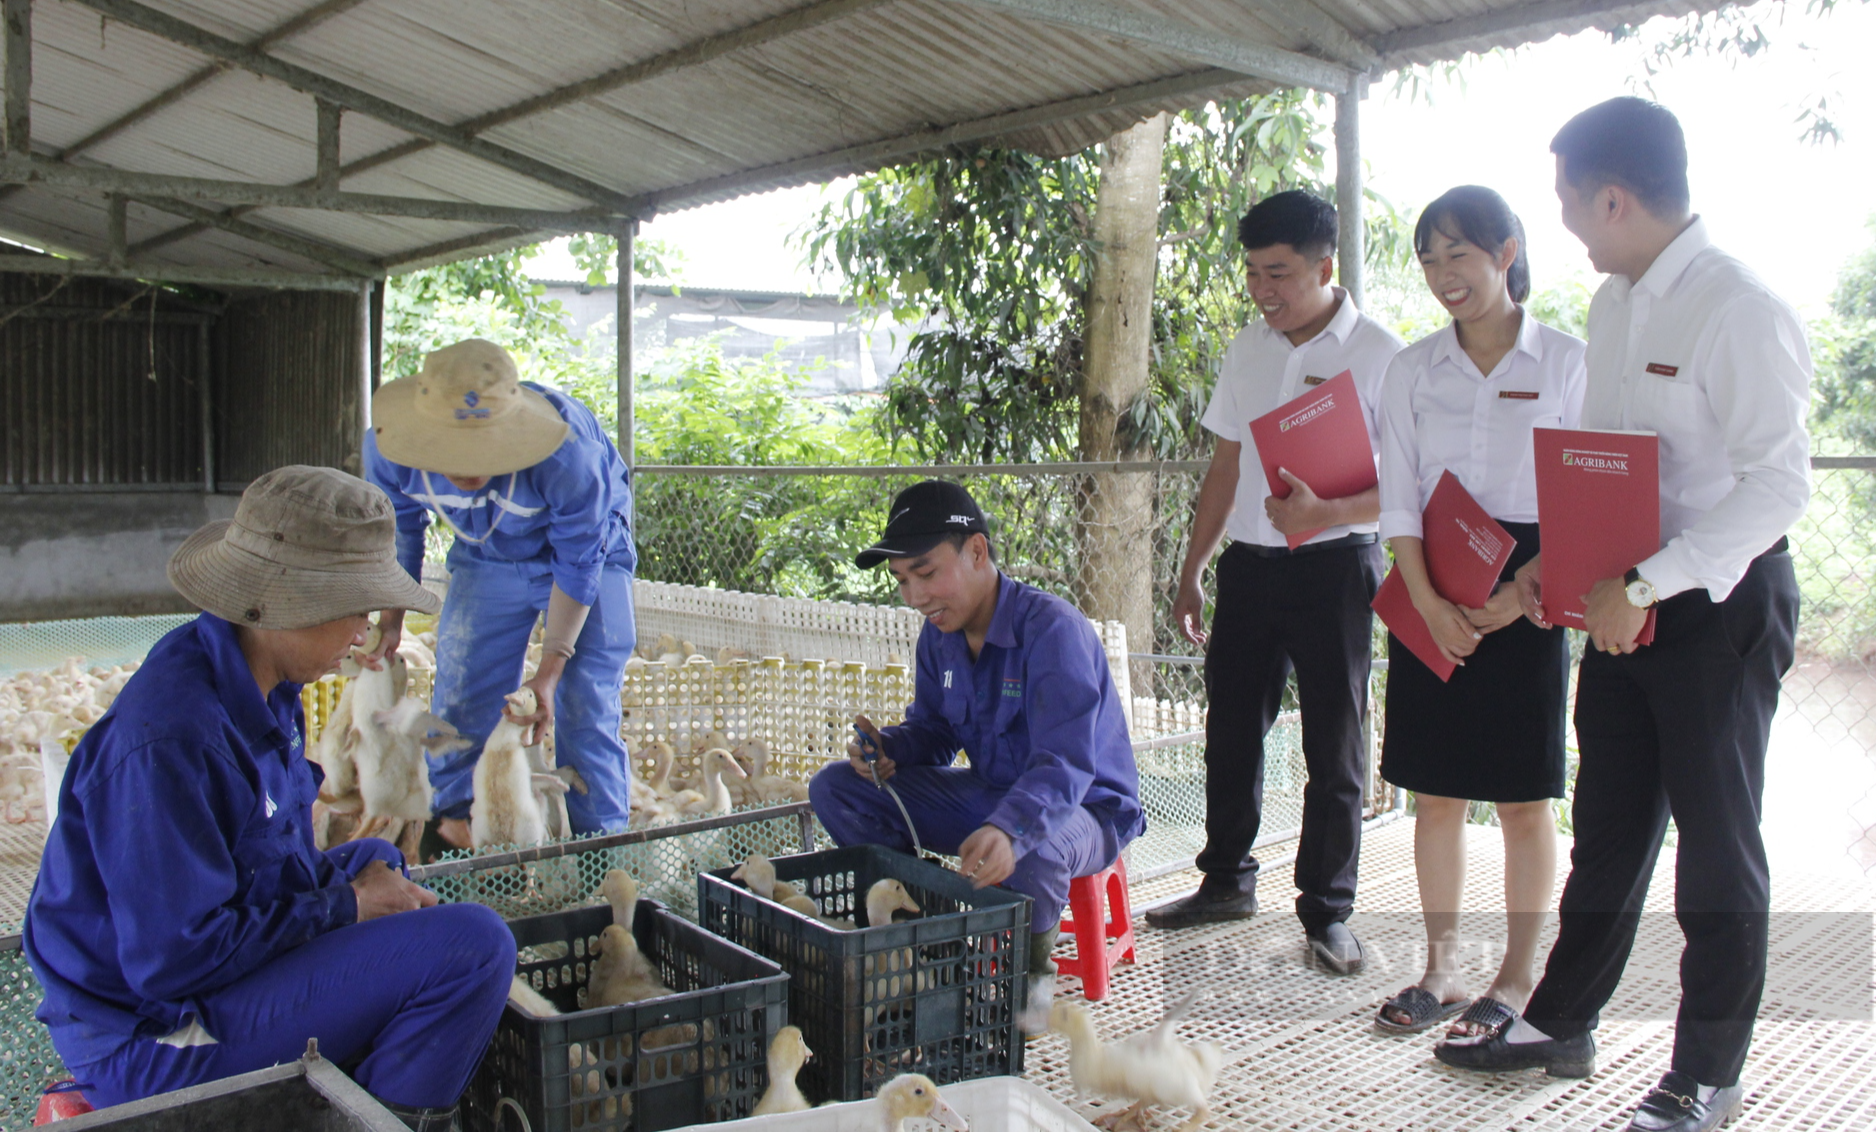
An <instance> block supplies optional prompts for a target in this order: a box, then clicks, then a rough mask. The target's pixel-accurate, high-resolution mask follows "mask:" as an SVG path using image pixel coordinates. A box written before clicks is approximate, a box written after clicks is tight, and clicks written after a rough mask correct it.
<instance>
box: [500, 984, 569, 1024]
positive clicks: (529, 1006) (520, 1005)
mask: <svg viewBox="0 0 1876 1132" xmlns="http://www.w3.org/2000/svg"><path fill="white" fill-rule="evenodd" d="M508 1002H509V1004H510V1005H512V1006H513V1007H514V1008H515V1009H516V1010H519V1011H521V1012H522V1013H523V1014H532V1015H533V1016H534V1017H536V1018H552V1017H553V1016H554V1015H556V1014H559V1013H560V1010H559V1008H558V1007H556V1006H555V1005H554V1004H553V1003H551V1002H549V1001H547V999H546V998H544V997H543V996H542V995H541V992H540V991H537V990H535V989H534V988H533V987H531V986H529V985H528V983H527V980H525V979H523V978H522V977H521V976H520V975H516V976H515V981H514V983H513V985H511V986H510V987H509V988H508Z"/></svg>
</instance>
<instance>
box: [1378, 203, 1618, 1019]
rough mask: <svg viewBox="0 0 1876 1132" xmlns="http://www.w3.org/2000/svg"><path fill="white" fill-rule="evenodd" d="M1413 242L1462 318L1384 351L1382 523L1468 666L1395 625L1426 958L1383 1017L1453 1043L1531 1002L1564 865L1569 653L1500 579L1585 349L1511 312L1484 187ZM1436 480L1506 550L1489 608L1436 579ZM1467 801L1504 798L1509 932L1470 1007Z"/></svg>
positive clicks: (1398, 770) (1511, 252)
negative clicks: (1468, 604) (1427, 657)
mask: <svg viewBox="0 0 1876 1132" xmlns="http://www.w3.org/2000/svg"><path fill="white" fill-rule="evenodd" d="M1414 249H1415V251H1416V252H1418V253H1419V256H1420V264H1421V267H1422V269H1423V270H1424V271H1425V273H1426V280H1427V286H1428V288H1430V289H1431V290H1432V292H1433V295H1434V297H1435V298H1437V299H1439V301H1440V303H1441V305H1442V306H1444V307H1445V308H1446V309H1447V311H1449V312H1450V313H1451V314H1452V318H1453V321H1452V322H1451V323H1450V324H1449V325H1447V326H1446V327H1445V328H1443V329H1441V330H1439V331H1437V332H1435V333H1433V334H1430V335H1428V336H1427V337H1425V338H1422V339H1421V340H1420V341H1418V342H1415V343H1414V344H1413V345H1411V346H1408V347H1407V348H1406V349H1404V350H1402V351H1401V352H1400V353H1399V354H1397V355H1395V358H1394V362H1393V364H1392V365H1391V366H1390V367H1389V369H1388V372H1387V377H1386V378H1385V379H1384V380H1383V382H1382V398H1381V400H1382V411H1381V430H1380V431H1381V532H1380V533H1381V537H1382V538H1383V539H1386V540H1388V543H1389V546H1390V547H1391V548H1392V550H1393V552H1394V561H1395V564H1396V565H1397V567H1398V568H1399V570H1400V573H1401V576H1402V578H1403V580H1404V581H1405V582H1406V583H1407V587H1408V591H1409V593H1410V594H1411V595H1412V596H1413V602H1414V607H1415V608H1416V609H1417V610H1419V612H1420V615H1421V616H1422V617H1424V618H1425V619H1426V623H1427V628H1428V629H1429V630H1431V632H1432V636H1433V640H1434V642H1435V643H1436V644H1437V645H1438V646H1439V649H1440V652H1441V653H1442V655H1444V656H1445V657H1446V659H1448V660H1451V661H1454V662H1455V663H1457V664H1459V665H1460V667H1459V668H1457V669H1456V670H1455V671H1454V672H1453V675H1452V679H1451V680H1450V681H1448V682H1445V683H1442V682H1441V681H1440V679H1439V677H1438V676H1436V675H1434V673H1433V672H1432V670H1431V669H1429V668H1428V667H1427V666H1426V665H1425V664H1423V663H1421V661H1420V660H1419V659H1418V658H1417V657H1415V656H1414V655H1413V653H1412V652H1411V651H1409V650H1408V649H1407V648H1406V647H1405V646H1404V645H1402V644H1401V643H1400V642H1399V641H1398V640H1397V639H1395V638H1394V637H1392V635H1390V637H1389V640H1388V679H1387V731H1386V734H1385V738H1384V739H1383V742H1382V755H1381V773H1382V776H1383V777H1384V778H1386V779H1387V781H1388V782H1390V783H1392V784H1394V785H1395V786H1397V787H1400V788H1402V789H1406V790H1411V791H1413V792H1414V795H1415V801H1416V819H1417V820H1416V821H1415V823H1414V864H1415V870H1416V872H1417V874H1418V877H1419V881H1420V907H1421V912H1422V915H1423V916H1424V917H1425V919H1426V931H1427V967H1426V974H1425V976H1424V977H1423V978H1422V979H1421V980H1420V981H1419V982H1418V983H1417V984H1415V985H1414V986H1411V987H1408V988H1407V989H1406V990H1403V991H1402V992H1401V993H1400V994H1398V995H1395V996H1394V997H1393V998H1392V999H1389V1000H1388V1001H1387V1002H1386V1003H1385V1004H1383V1006H1382V1007H1381V1011H1380V1013H1379V1015H1377V1017H1376V1019H1375V1025H1376V1026H1377V1027H1378V1028H1379V1029H1381V1030H1384V1031H1388V1032H1391V1033H1414V1032H1418V1031H1420V1030H1424V1029H1427V1028H1428V1027H1431V1026H1433V1025H1435V1024H1437V1023H1439V1022H1441V1021H1444V1020H1445V1019H1448V1018H1451V1017H1452V1016H1453V1015H1455V1014H1458V1015H1459V1017H1458V1019H1457V1020H1456V1021H1455V1022H1454V1024H1453V1027H1452V1030H1451V1031H1450V1032H1449V1035H1448V1036H1449V1037H1472V1036H1477V1035H1481V1034H1488V1033H1496V1032H1497V1031H1498V1030H1500V1029H1502V1028H1503V1027H1504V1026H1506V1025H1508V1024H1509V1023H1510V1022H1511V1020H1512V1019H1514V1018H1515V1017H1516V1016H1517V1012H1518V1011H1520V1010H1522V1009H1523V1008H1524V1004H1525V1000H1526V999H1527V998H1529V996H1530V993H1531V988H1532V986H1533V985H1534V983H1535V978H1534V973H1533V966H1534V963H1535V959H1536V952H1537V940H1538V935H1539V933H1540V932H1541V931H1542V929H1543V924H1544V918H1545V915H1546V913H1547V912H1548V910H1549V908H1550V903H1551V892H1552V887H1553V884H1554V882H1555V876H1556V869H1557V830H1556V824H1555V819H1554V817H1553V816H1552V813H1551V802H1550V800H1551V799H1552V798H1560V797H1562V796H1563V780H1564V761H1563V740H1564V701H1565V698H1566V691H1567V681H1568V671H1569V650H1568V645H1567V644H1566V642H1565V639H1564V634H1563V630H1561V629H1557V628H1552V629H1540V628H1538V627H1537V626H1536V625H1534V624H1532V623H1531V622H1529V621H1527V620H1525V619H1524V618H1523V617H1522V616H1521V615H1520V607H1519V604H1518V597H1517V593H1516V591H1515V588H1514V586H1513V585H1512V582H1511V579H1512V575H1513V573H1514V572H1515V571H1516V569H1517V568H1518V567H1519V566H1520V565H1522V564H1523V563H1524V562H1526V561H1528V560H1529V559H1530V558H1531V557H1532V556H1533V555H1535V554H1536V553H1537V550H1538V545H1537V477H1536V469H1535V466H1534V463H1533V454H1532V436H1531V431H1532V429H1534V428H1540V427H1550V428H1574V427H1576V425H1577V420H1578V417H1579V415H1580V413H1581V410H1582V405H1583V389H1584V381H1585V375H1584V368H1583V355H1584V345H1583V342H1582V340H1580V339H1578V338H1574V337H1572V336H1570V335H1568V334H1565V333H1563V332H1562V331H1559V330H1555V329H1552V328H1551V327H1548V326H1544V325H1542V324H1541V323H1539V322H1538V321H1537V320H1536V319H1535V318H1533V317H1532V316H1531V315H1530V314H1529V312H1527V311H1526V310H1525V309H1524V308H1523V306H1522V305H1521V304H1522V302H1523V301H1524V299H1525V297H1526V296H1527V295H1528V294H1529V292H1530V286H1531V283H1530V280H1531V274H1530V266H1529V264H1528V263H1527V261H1526V258H1525V252H1524V229H1523V226H1522V225H1521V224H1520V223H1519V222H1518V218H1517V216H1516V215H1514V214H1513V213H1512V211H1511V209H1510V207H1509V206H1507V205H1506V203H1505V201H1504V199H1503V198H1502V197H1500V196H1499V195H1498V194H1497V193H1495V192H1493V191H1492V190H1490V189H1487V188H1481V187H1479V186H1476V185H1463V186H1461V187H1459V188H1456V189H1453V190H1451V191H1450V192H1448V193H1446V194H1445V195H1444V196H1441V197H1440V198H1439V199H1438V200H1436V201H1434V202H1433V203H1432V204H1430V205H1428V206H1427V208H1426V211H1425V212H1423V213H1422V214H1421V216H1420V220H1419V223H1418V225H1417V226H1416V227H1415V230H1414ZM1444 472H1451V473H1452V474H1453V475H1454V476H1455V477H1457V478H1458V480H1459V482H1460V483H1461V484H1462V485H1463V486H1464V487H1465V489H1466V490H1467V491H1468V492H1469V493H1471V495H1472V497H1473V498H1474V499H1475V500H1477V501H1478V503H1479V505H1480V506H1481V507H1483V508H1484V509H1485V511H1486V512H1487V513H1488V514H1490V515H1491V516H1492V518H1494V519H1496V520H1497V521H1498V522H1499V524H1500V525H1501V526H1503V527H1504V528H1505V530H1506V532H1507V533H1509V534H1510V535H1511V536H1512V538H1513V539H1514V540H1516V542H1517V548H1516V550H1515V551H1514V552H1513V553H1512V556H1511V560H1510V562H1509V563H1508V564H1507V565H1506V567H1505V570H1504V573H1503V575H1502V578H1501V581H1500V583H1499V586H1498V589H1497V591H1496V592H1495V593H1494V594H1493V595H1492V597H1491V599H1490V600H1489V601H1487V602H1486V605H1485V607H1484V608H1483V609H1464V608H1461V607H1459V606H1456V605H1454V604H1452V603H1451V602H1449V601H1447V600H1446V599H1445V598H1442V597H1441V596H1440V595H1439V594H1438V593H1436V592H1435V591H1434V589H1433V587H1432V585H1431V583H1430V582H1429V581H1428V578H1427V569H1426V559H1425V556H1424V553H1423V549H1422V544H1421V535H1422V528H1421V512H1422V511H1423V509H1424V508H1425V507H1426V504H1427V501H1428V499H1429V497H1430V496H1431V495H1432V494H1433V488H1434V485H1435V484H1436V483H1438V482H1439V479H1440V477H1441V474H1442V473H1444ZM1469 801H1484V802H1495V803H1497V807H1498V820H1499V825H1500V826H1501V828H1502V829H1503V832H1504V838H1505V903H1506V909H1505V911H1506V919H1507V928H1508V931H1507V937H1506V940H1505V957H1504V962H1503V964H1502V965H1501V966H1500V967H1499V970H1498V974H1497V977H1496V978H1494V979H1493V981H1492V984H1491V986H1490V987H1488V988H1487V989H1486V991H1485V993H1483V994H1481V995H1479V996H1478V998H1477V999H1470V1000H1469V997H1468V993H1467V990H1466V987H1465V985H1464V981H1463V977H1462V974H1461V972H1460V970H1459V964H1458V952H1459V946H1460V939H1459V914H1460V907H1461V904H1462V896H1463V893H1464V889H1465V866H1466V847H1465V822H1466V813H1467V808H1468V802H1469ZM1462 1011H1463V1013H1462Z"/></svg>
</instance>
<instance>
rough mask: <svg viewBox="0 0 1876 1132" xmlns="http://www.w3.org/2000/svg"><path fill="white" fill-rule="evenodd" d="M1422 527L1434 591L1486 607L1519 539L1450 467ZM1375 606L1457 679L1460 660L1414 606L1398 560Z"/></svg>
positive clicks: (1439, 672) (1436, 670) (1418, 652)
mask: <svg viewBox="0 0 1876 1132" xmlns="http://www.w3.org/2000/svg"><path fill="white" fill-rule="evenodd" d="M1421 532H1422V533H1421V536H1420V546H1421V551H1422V553H1423V554H1424V555H1425V556H1426V563H1427V580H1428V581H1430V582H1432V583H1433V592H1434V593H1437V594H1439V595H1440V596H1441V597H1443V598H1445V599H1446V600H1447V601H1450V602H1452V603H1453V604H1454V605H1460V606H1464V607H1466V608H1467V609H1480V608H1483V607H1484V605H1485V603H1486V602H1487V601H1488V600H1490V599H1491V596H1492V588H1493V587H1494V586H1496V585H1497V584H1498V575H1499V574H1501V573H1503V572H1504V569H1505V563H1506V562H1508V561H1509V560H1510V559H1511V551H1512V549H1513V547H1515V546H1516V545H1517V543H1516V540H1515V539H1513V538H1512V537H1511V535H1510V534H1509V533H1507V532H1506V530H1505V528H1503V527H1501V526H1499V525H1498V523H1497V522H1496V521H1494V520H1493V519H1492V517H1491V516H1490V515H1487V514H1486V513H1485V508H1483V507H1480V506H1479V504H1478V501H1477V500H1475V499H1473V498H1472V493H1471V492H1469V491H1467V490H1466V489H1465V485H1464V484H1461V483H1460V482H1459V477H1458V476H1455V475H1453V474H1452V473H1451V472H1444V473H1442V474H1441V475H1440V482H1439V483H1438V484H1436V485H1434V488H1433V497H1432V498H1431V499H1428V500H1427V509H1426V511H1425V512H1424V513H1423V514H1422V515H1421ZM1374 611H1375V612H1376V613H1377V614H1379V615H1380V616H1381V623H1382V624H1383V625H1386V626H1387V627H1388V629H1389V630H1391V631H1392V632H1393V634H1394V635H1395V636H1396V637H1398V638H1400V643H1401V644H1403V645H1406V646H1407V647H1408V648H1409V649H1410V650H1412V651H1413V654H1414V655H1415V656H1417V657H1419V658H1420V660H1421V661H1422V663H1424V664H1425V665H1426V666H1427V667H1428V668H1431V669H1432V670H1433V674H1434V675H1435V676H1438V677H1439V678H1440V679H1441V680H1450V679H1452V677H1453V669H1454V667H1455V666H1454V664H1453V662H1452V661H1450V660H1447V659H1446V658H1445V657H1443V656H1441V655H1440V648H1439V646H1438V645H1436V644H1434V643H1433V632H1432V630H1430V629H1428V628H1427V621H1426V618H1424V617H1422V616H1420V611H1419V610H1418V609H1416V608H1414V599H1413V597H1412V595H1411V594H1409V593H1408V592H1407V581H1406V579H1404V578H1402V577H1401V576H1400V567H1399V566H1396V567H1394V568H1393V569H1392V570H1390V571H1388V575H1387V581H1385V582H1382V583H1381V589H1380V591H1379V592H1377V593H1376V594H1375V595H1374Z"/></svg>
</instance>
